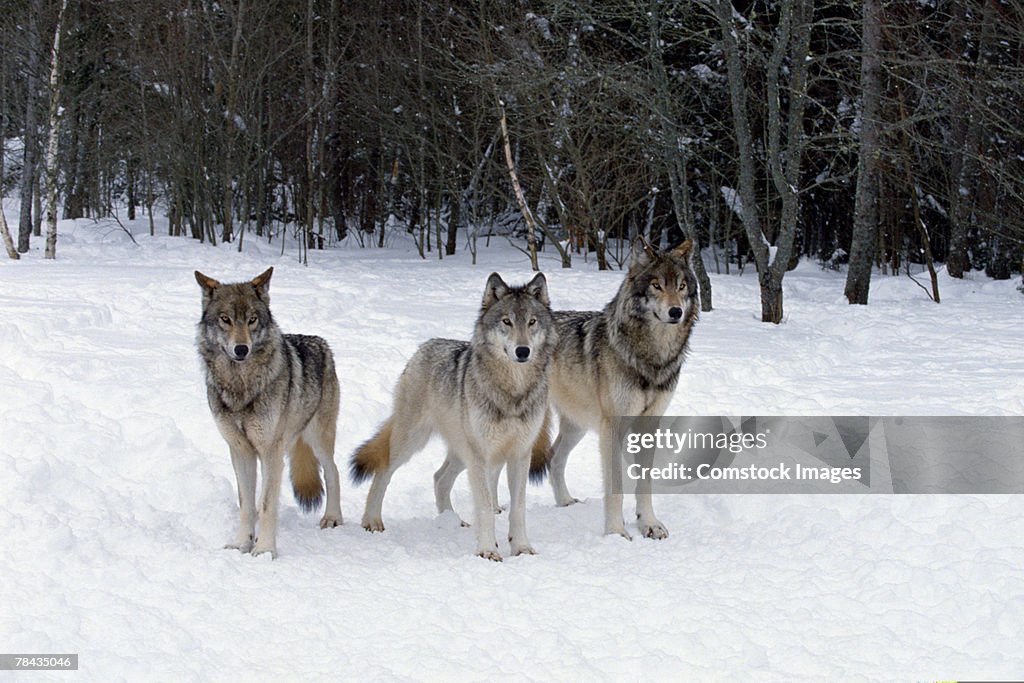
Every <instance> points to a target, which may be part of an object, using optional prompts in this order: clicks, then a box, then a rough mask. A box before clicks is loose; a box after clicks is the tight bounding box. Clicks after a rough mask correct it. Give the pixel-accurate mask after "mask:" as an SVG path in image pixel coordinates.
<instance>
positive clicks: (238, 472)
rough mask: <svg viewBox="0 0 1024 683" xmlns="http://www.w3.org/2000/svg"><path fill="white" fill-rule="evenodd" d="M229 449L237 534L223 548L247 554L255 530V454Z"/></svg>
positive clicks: (239, 449) (234, 447)
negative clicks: (233, 484) (234, 491)
mask: <svg viewBox="0 0 1024 683" xmlns="http://www.w3.org/2000/svg"><path fill="white" fill-rule="evenodd" d="M230 448H231V466H232V467H234V468H235V483H236V484H237V486H238V532H237V533H236V534H235V539H234V540H233V541H231V542H230V543H228V544H227V545H225V546H224V547H225V548H233V549H235V550H240V551H242V552H243V553H247V552H249V551H250V550H252V539H253V535H254V532H255V529H256V454H255V453H252V452H249V451H246V450H245V449H243V448H241V447H236V446H230Z"/></svg>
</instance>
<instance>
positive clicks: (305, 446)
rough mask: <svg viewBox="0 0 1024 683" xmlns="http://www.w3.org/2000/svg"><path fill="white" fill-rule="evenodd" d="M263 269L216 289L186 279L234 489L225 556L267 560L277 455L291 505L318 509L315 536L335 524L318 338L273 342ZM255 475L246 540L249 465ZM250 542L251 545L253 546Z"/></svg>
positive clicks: (325, 369) (329, 390) (272, 550)
mask: <svg viewBox="0 0 1024 683" xmlns="http://www.w3.org/2000/svg"><path fill="white" fill-rule="evenodd" d="M273 272H274V269H273V268H269V269H267V271H266V272H264V273H263V274H262V275H259V276H257V277H256V278H254V279H253V280H251V281H250V282H240V283H236V284H221V283H220V282H218V281H216V280H214V279H213V278H210V277H207V276H205V275H203V274H202V273H200V272H199V271H198V270H197V271H196V281H197V282H199V286H200V287H202V290H203V314H202V317H201V318H200V320H199V325H198V332H197V335H196V342H197V345H198V347H199V355H200V357H201V358H202V360H203V363H204V365H205V369H206V398H207V401H208V402H209V404H210V411H211V412H212V413H213V419H214V421H215V422H216V423H217V428H218V429H219V430H220V433H221V435H222V436H223V437H224V440H225V441H227V442H228V448H229V450H230V451H231V464H232V465H233V466H234V469H235V478H236V480H237V482H238V506H239V523H238V533H237V534H236V535H235V538H234V540H232V541H231V542H230V543H228V544H227V545H226V546H225V547H226V548H236V549H238V550H240V551H242V552H250V551H251V552H252V554H253V555H260V554H263V553H269V554H270V556H271V557H276V556H277V508H278V499H279V497H280V491H281V476H282V473H283V470H284V454H285V452H286V451H287V452H288V453H289V454H290V456H291V458H290V459H291V467H290V470H291V480H292V490H293V492H294V494H295V500H296V501H297V502H298V503H299V506H300V507H301V508H302V509H303V510H304V511H306V512H311V511H313V510H315V509H316V508H317V506H319V504H320V501H321V499H322V498H323V493H324V485H323V482H321V479H320V471H319V470H320V469H322V470H323V473H324V479H325V480H326V484H327V504H326V506H325V511H324V515H323V518H322V519H321V520H320V527H321V528H324V529H326V528H330V527H335V526H338V525H339V524H341V521H342V520H341V495H340V486H339V481H338V468H337V466H336V465H335V464H334V437H335V429H336V426H337V420H338V398H339V393H340V390H339V387H338V376H337V374H336V373H335V370H334V357H333V356H332V355H331V349H330V347H329V346H328V345H327V342H326V341H324V340H323V339H321V338H320V337H312V336H307V335H300V334H282V333H281V330H280V329H279V328H278V327H277V324H276V323H275V322H274V318H273V316H272V315H271V314H270V293H269V288H270V276H271V275H272V274H273ZM257 461H258V462H259V467H260V471H261V472H262V476H263V478H262V491H261V498H260V503H259V534H258V535H257V534H256V515H257V508H256V463H257ZM254 543H255V545H254Z"/></svg>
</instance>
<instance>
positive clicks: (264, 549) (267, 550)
mask: <svg viewBox="0 0 1024 683" xmlns="http://www.w3.org/2000/svg"><path fill="white" fill-rule="evenodd" d="M252 554H253V557H259V556H260V555H270V559H272V560H276V559H277V546H275V545H270V544H269V543H267V544H266V545H263V544H261V543H259V542H257V543H256V546H255V547H254V548H253V549H252Z"/></svg>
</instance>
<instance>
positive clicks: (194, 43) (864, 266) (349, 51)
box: [0, 0, 1024, 322]
mask: <svg viewBox="0 0 1024 683" xmlns="http://www.w3.org/2000/svg"><path fill="white" fill-rule="evenodd" d="M64 4H66V8H65V9H64V10H63V11H62V9H61V8H62V5H64ZM0 22H2V25H0V41H2V46H0V60H2V61H0V99H2V105H0V121H2V123H0V137H2V139H3V140H4V142H5V151H6V159H5V161H6V163H5V164H4V165H3V167H2V168H0V174H2V180H3V190H4V193H5V194H7V195H9V196H19V197H20V199H21V215H20V220H19V223H18V225H13V226H11V229H12V231H13V232H15V233H16V234H15V240H16V242H17V248H18V251H21V252H24V251H26V250H27V249H28V248H29V244H30V240H31V239H32V237H33V235H40V233H41V222H42V214H44V213H45V204H46V202H47V196H48V195H47V192H48V191H49V190H51V189H55V190H56V197H57V198H58V201H59V205H60V206H61V210H62V212H63V214H62V215H63V217H64V218H77V217H105V216H111V215H117V216H126V217H127V218H128V219H133V220H134V219H138V218H146V217H148V219H149V225H150V230H151V231H152V230H154V229H155V223H154V221H153V218H152V216H153V214H154V213H156V214H157V215H160V216H166V217H167V218H168V219H169V220H168V221H167V225H169V230H170V233H171V234H172V235H182V236H188V237H192V238H195V239H198V240H204V241H208V242H210V243H219V242H234V243H237V244H238V247H239V248H240V249H241V248H242V246H243V243H244V240H245V239H253V238H263V239H280V240H284V239H285V238H288V239H289V240H293V241H294V243H297V244H299V245H301V248H303V249H316V248H322V247H324V246H326V245H329V244H332V243H335V242H337V241H338V240H342V239H346V238H350V239H355V240H358V241H359V243H361V244H365V245H367V246H374V247H380V246H386V244H387V243H388V235H389V234H390V233H391V232H392V231H395V230H403V231H409V232H411V233H412V234H413V235H414V236H415V237H416V240H417V244H418V245H419V248H420V250H421V252H422V253H423V254H424V256H426V255H428V254H432V253H436V254H437V255H438V256H443V255H445V254H452V253H454V252H455V251H456V250H462V249H469V250H471V251H473V252H474V253H475V249H476V243H477V238H478V237H480V238H484V237H485V236H487V235H490V234H492V233H500V234H506V235H509V236H511V238H512V239H513V241H514V242H515V243H516V244H519V245H521V246H522V247H523V249H524V250H530V249H532V248H534V247H535V246H536V247H538V248H544V249H546V250H557V252H558V254H559V255H560V257H561V260H562V263H563V264H564V265H566V266H569V265H571V264H572V261H573V259H574V258H583V257H584V256H585V257H586V258H594V259H596V261H597V262H598V264H599V265H600V267H602V268H605V267H617V266H620V265H621V264H622V262H623V259H624V257H625V255H624V252H623V246H622V245H623V244H624V243H626V241H627V240H630V239H633V238H635V237H636V236H637V235H643V236H645V237H646V238H647V239H648V240H650V241H651V242H652V243H661V244H668V243H671V242H674V241H677V240H679V239H681V238H682V237H683V236H688V237H690V238H692V239H694V240H695V241H696V242H697V243H699V244H700V245H701V247H703V248H704V249H705V250H706V251H705V253H706V254H710V255H711V257H712V258H711V259H709V260H708V261H707V265H708V267H711V268H717V269H719V270H722V271H727V270H728V269H730V268H741V267H751V268H756V270H757V273H758V276H759V279H760V283H761V290H762V302H761V303H762V316H763V318H764V319H765V320H768V321H774V322H777V321H778V320H780V319H781V316H782V287H781V281H782V277H783V276H784V274H785V272H786V271H787V270H788V269H790V268H791V267H792V266H793V265H795V263H796V262H797V261H798V260H799V258H801V257H803V256H811V257H814V258H817V259H819V260H820V262H821V263H822V265H823V266H824V267H833V268H837V269H838V268H848V279H847V288H846V293H847V297H848V298H849V299H850V301H851V303H866V302H867V283H868V280H869V278H870V277H871V273H872V272H875V273H876V274H877V273H879V272H881V273H891V274H898V273H904V272H910V269H911V267H912V266H916V268H915V272H920V271H921V270H922V266H928V267H929V268H933V262H941V263H943V264H945V267H946V268H947V270H948V272H949V274H950V275H952V276H954V277H962V276H963V274H964V273H965V272H968V271H970V270H972V269H984V270H985V272H987V273H988V274H989V275H990V276H992V277H996V278H1009V277H1011V276H1012V275H1013V273H1014V272H1019V271H1020V270H1021V264H1022V258H1024V256H1022V240H1024V210H1022V209H1024V202H1022V195H1024V133H1022V125H1021V122H1022V116H1021V113H1020V112H1021V106H1022V101H1024V99H1022V93H1024V8H1022V5H1021V4H1020V3H1019V2H1016V1H1001V0H978V1H974V2H944V1H941V0H931V1H925V0H921V1H918V2H883V1H882V0H865V2H863V3H845V2H843V3H840V2H835V3H825V2H817V3H813V2H810V0H775V1H771V2H737V3H730V2H722V1H721V0H708V1H706V2H663V1H658V0H610V1H605V0H602V1H591V2H586V1H585V2H524V1H520V0H511V1H509V2H485V1H482V0H479V1H478V2H466V3H459V2H439V1H424V2H411V1H405V2H403V1H395V0H376V1H373V0H367V1H361V2H354V1H344V0H305V1H304V2H303V1H300V0H267V1H263V0H218V1H217V2H211V1H208V0H186V1H185V2H181V1H180V0H174V1H173V2H172V1H170V0H149V1H147V2H127V1H110V0H106V1H98V0H94V1H88V0H81V1H75V0H68V1H67V2H66V3H62V2H58V1H55V0H8V1H7V2H5V11H4V13H3V16H2V17H0ZM58 34H59V35H60V36H61V37H62V40H61V41H60V43H59V53H58V54H57V59H56V60H54V55H53V52H54V46H55V44H56V43H55V40H54V39H55V37H56V35H58ZM54 67H55V68H54ZM51 131H56V136H55V137H54V138H53V139H54V141H55V142H54V144H52V145H50V144H48V140H49V139H50V137H51V135H50V133H51ZM51 157H53V158H51ZM48 162H50V163H49V164H48ZM48 168H52V169H54V171H53V173H52V174H51V173H48V172H47V169H48ZM51 175H52V177H51ZM50 186H52V187H50ZM160 225H164V222H163V221H161V222H160ZM698 265H699V264H698ZM699 270H700V271H701V272H700V273H698V274H699V276H700V277H701V279H702V283H703V284H704V285H705V286H704V287H703V289H704V292H702V294H703V296H704V300H703V301H702V304H703V305H704V307H705V308H708V307H710V305H711V290H710V284H709V283H708V282H707V278H706V275H705V274H704V273H703V268H702V267H701V268H699ZM933 296H934V297H935V298H938V291H937V288H936V289H935V290H934V293H933Z"/></svg>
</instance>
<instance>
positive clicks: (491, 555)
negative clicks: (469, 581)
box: [476, 550, 501, 562]
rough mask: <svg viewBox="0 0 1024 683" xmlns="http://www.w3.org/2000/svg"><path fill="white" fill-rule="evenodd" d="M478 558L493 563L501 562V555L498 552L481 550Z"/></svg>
mask: <svg viewBox="0 0 1024 683" xmlns="http://www.w3.org/2000/svg"><path fill="white" fill-rule="evenodd" d="M476 556H477V557H482V558H484V559H485V560H490V561H491V562H501V554H500V553H499V552H498V551H497V550H481V551H480V552H478V553H477V554H476Z"/></svg>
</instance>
